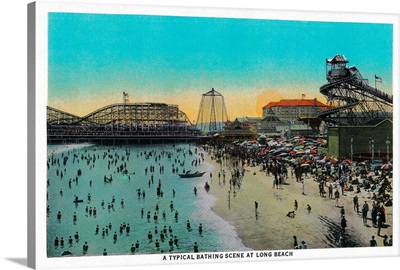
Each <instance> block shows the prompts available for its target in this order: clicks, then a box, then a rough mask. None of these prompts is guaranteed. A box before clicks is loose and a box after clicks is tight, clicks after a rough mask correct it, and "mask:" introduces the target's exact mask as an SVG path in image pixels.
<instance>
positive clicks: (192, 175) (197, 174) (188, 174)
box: [179, 171, 206, 178]
mask: <svg viewBox="0 0 400 270" xmlns="http://www.w3.org/2000/svg"><path fill="white" fill-rule="evenodd" d="M205 173H206V172H195V173H190V171H187V172H186V173H183V174H179V176H180V177H181V178H193V177H201V176H203V174H205Z"/></svg>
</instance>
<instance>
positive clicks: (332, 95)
mask: <svg viewBox="0 0 400 270" xmlns="http://www.w3.org/2000/svg"><path fill="white" fill-rule="evenodd" d="M346 69H347V71H348V72H347V74H348V75H347V76H346V77H339V78H330V79H329V83H327V84H325V85H323V86H321V87H320V93H321V94H323V95H324V96H326V98H327V101H328V103H329V104H330V105H331V106H332V108H330V109H327V110H324V111H321V112H319V114H318V118H320V119H323V120H324V121H326V122H328V123H330V124H333V125H364V124H368V123H369V122H370V121H371V120H374V119H384V118H390V117H392V106H393V105H392V104H393V96H391V95H388V94H386V93H384V92H382V91H380V90H378V89H375V88H373V87H371V86H369V85H368V84H367V83H366V82H365V80H364V79H363V78H362V76H361V74H360V73H359V71H358V70H357V69H356V68H355V67H351V68H346Z"/></svg>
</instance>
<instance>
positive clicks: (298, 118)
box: [257, 99, 328, 136]
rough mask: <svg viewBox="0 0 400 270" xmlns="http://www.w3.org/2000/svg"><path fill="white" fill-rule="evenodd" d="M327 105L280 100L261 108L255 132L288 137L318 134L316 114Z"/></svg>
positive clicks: (318, 123)
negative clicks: (260, 115) (261, 117)
mask: <svg viewBox="0 0 400 270" xmlns="http://www.w3.org/2000/svg"><path fill="white" fill-rule="evenodd" d="M326 107H328V106H327V105H325V104H323V103H321V102H320V101H318V100H317V99H282V100H280V101H278V102H275V101H274V102H269V103H268V104H267V105H265V106H264V107H263V119H262V120H260V121H259V122H258V123H257V131H258V132H259V133H263V134H267V135H275V136H276V135H280V136H283V135H284V136H290V134H292V135H293V134H296V135H310V134H314V133H319V126H320V124H321V123H320V121H315V120H318V119H317V114H318V112H320V111H321V110H324V109H325V108H326Z"/></svg>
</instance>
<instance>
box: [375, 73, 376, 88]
mask: <svg viewBox="0 0 400 270" xmlns="http://www.w3.org/2000/svg"><path fill="white" fill-rule="evenodd" d="M375 89H376V74H375Z"/></svg>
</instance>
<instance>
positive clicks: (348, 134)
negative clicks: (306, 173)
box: [328, 119, 393, 161]
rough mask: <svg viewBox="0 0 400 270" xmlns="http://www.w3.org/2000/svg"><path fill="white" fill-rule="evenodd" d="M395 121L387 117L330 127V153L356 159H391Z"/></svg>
mask: <svg viewBox="0 0 400 270" xmlns="http://www.w3.org/2000/svg"><path fill="white" fill-rule="evenodd" d="M392 147H393V122H392V120H391V119H385V120H382V121H380V122H377V123H374V124H371V125H364V126H336V127H329V128H328V154H329V155H332V156H337V157H347V158H353V159H354V160H361V161H363V160H371V161H376V160H384V161H386V160H390V159H392V157H393V150H392V149H393V148H392Z"/></svg>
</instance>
